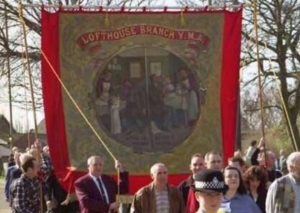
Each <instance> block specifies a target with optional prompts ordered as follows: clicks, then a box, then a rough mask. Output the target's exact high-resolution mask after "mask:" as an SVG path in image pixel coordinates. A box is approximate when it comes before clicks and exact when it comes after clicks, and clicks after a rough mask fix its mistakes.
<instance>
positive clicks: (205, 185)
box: [195, 181, 225, 189]
mask: <svg viewBox="0 0 300 213" xmlns="http://www.w3.org/2000/svg"><path fill="white" fill-rule="evenodd" d="M224 185H225V184H224V182H215V181H211V182H203V181H195V188H196V189H223V188H224Z"/></svg>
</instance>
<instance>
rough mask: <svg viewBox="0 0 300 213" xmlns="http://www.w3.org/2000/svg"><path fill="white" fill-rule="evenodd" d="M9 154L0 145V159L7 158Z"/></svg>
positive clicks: (7, 149)
mask: <svg viewBox="0 0 300 213" xmlns="http://www.w3.org/2000/svg"><path fill="white" fill-rule="evenodd" d="M10 153H11V150H10V149H9V148H7V147H5V146H3V145H0V158H2V157H8V156H9V155H10Z"/></svg>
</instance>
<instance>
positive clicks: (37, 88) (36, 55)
mask: <svg viewBox="0 0 300 213" xmlns="http://www.w3.org/2000/svg"><path fill="white" fill-rule="evenodd" d="M22 2H23V5H24V7H23V8H22V12H23V16H22V18H23V19H24V22H25V23H26V26H27V36H26V38H27V39H28V57H29V62H30V66H31V70H32V76H33V86H34V89H33V92H34V96H35V97H36V100H35V102H36V107H37V108H38V109H41V108H42V107H43V102H42V91H41V72H40V69H41V68H40V67H41V66H40V59H41V54H40V45H41V42H40V41H41V24H40V23H41V16H40V14H41V12H40V10H41V8H40V7H30V6H28V5H30V4H33V3H35V4H45V5H57V6H58V5H61V6H91V5H94V6H107V7H108V6H115V7H121V6H127V7H130V6H148V5H152V4H154V3H155V0H137V1H134V0H39V1H38V0H36V1H32V0H23V1H22ZM19 6H20V5H19V0H2V1H1V2H0V68H1V69H0V77H1V79H2V81H4V84H5V86H7V75H8V69H7V66H6V64H7V60H8V59H9V60H10V74H11V79H12V84H11V88H12V95H13V97H12V99H13V102H14V104H17V105H18V106H19V107H21V108H25V102H26V103H27V106H28V107H30V106H31V97H30V91H29V90H30V88H29V83H28V82H29V81H28V77H26V76H27V71H26V70H27V69H26V68H25V67H26V59H25V46H24V33H23V31H22V26H21V19H20V7H19ZM6 21H7V22H6ZM6 23H7V24H6ZM6 29H8V35H7V33H6Z"/></svg>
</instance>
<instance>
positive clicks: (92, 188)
mask: <svg viewBox="0 0 300 213" xmlns="http://www.w3.org/2000/svg"><path fill="white" fill-rule="evenodd" d="M87 164H88V170H89V173H88V174H86V175H84V176H83V177H81V178H79V179H78V180H77V181H76V182H75V184H74V185H75V192H76V195H77V198H78V200H79V205H80V209H81V212H82V213H108V212H110V213H112V212H117V211H118V208H119V204H118V203H117V202H116V194H117V192H118V185H117V183H116V181H115V180H114V179H113V178H112V177H110V176H107V175H104V174H103V167H104V160H103V158H102V157H100V156H91V157H89V159H88V160H87ZM115 167H116V169H119V170H120V182H119V184H120V185H119V187H120V193H121V194H125V193H127V192H128V173H127V172H125V171H124V168H123V166H122V164H121V163H120V162H118V161H116V162H115Z"/></svg>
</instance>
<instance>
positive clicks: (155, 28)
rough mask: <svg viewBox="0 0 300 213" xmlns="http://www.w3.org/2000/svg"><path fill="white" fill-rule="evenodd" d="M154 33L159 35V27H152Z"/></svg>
mask: <svg viewBox="0 0 300 213" xmlns="http://www.w3.org/2000/svg"><path fill="white" fill-rule="evenodd" d="M152 34H153V35H157V34H158V30H157V27H153V29H152Z"/></svg>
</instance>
